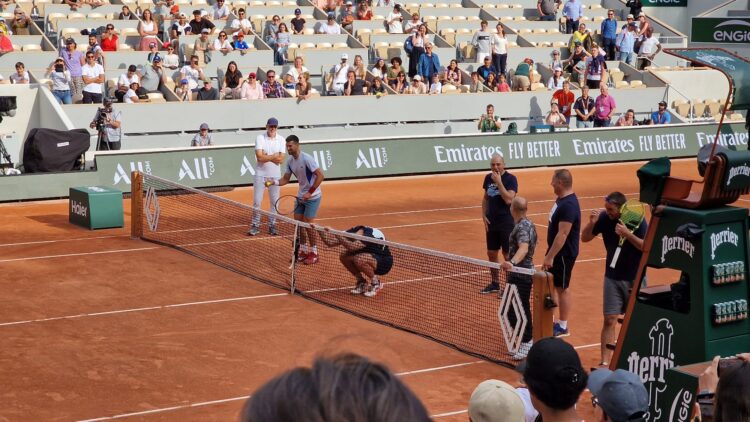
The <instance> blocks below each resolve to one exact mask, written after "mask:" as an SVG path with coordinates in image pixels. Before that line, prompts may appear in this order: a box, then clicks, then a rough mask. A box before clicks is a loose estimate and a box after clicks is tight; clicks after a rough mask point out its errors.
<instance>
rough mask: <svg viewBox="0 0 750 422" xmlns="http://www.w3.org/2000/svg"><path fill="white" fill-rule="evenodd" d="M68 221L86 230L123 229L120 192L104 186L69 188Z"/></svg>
mask: <svg viewBox="0 0 750 422" xmlns="http://www.w3.org/2000/svg"><path fill="white" fill-rule="evenodd" d="M69 198H70V200H69V202H70V212H69V217H68V219H69V221H70V222H71V223H73V224H76V225H79V226H81V227H85V228H87V229H91V230H94V229H108V228H113V227H123V225H124V217H123V210H122V191H119V190H117V189H111V188H108V187H105V186H83V187H77V188H70V193H69Z"/></svg>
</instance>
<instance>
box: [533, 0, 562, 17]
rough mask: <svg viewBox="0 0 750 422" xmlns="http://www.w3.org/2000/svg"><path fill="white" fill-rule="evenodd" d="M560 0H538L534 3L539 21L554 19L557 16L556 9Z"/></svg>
mask: <svg viewBox="0 0 750 422" xmlns="http://www.w3.org/2000/svg"><path fill="white" fill-rule="evenodd" d="M560 3H561V1H560V0H539V1H538V2H537V3H536V10H538V11H539V15H541V16H540V17H539V20H540V21H554V20H555V19H556V18H557V9H558V8H559V7H560Z"/></svg>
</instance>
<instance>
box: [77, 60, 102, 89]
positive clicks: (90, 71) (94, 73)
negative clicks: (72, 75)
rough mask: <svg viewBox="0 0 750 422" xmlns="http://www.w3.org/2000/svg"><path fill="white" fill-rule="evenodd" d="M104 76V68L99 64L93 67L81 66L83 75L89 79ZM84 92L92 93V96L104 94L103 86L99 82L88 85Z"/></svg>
mask: <svg viewBox="0 0 750 422" xmlns="http://www.w3.org/2000/svg"><path fill="white" fill-rule="evenodd" d="M103 74H104V68H103V67H102V65H100V64H99V63H94V65H93V66H89V64H88V63H86V64H85V65H83V66H81V75H82V76H86V77H89V78H98V77H99V75H103ZM83 90H84V91H86V92H90V93H92V94H101V93H102V84H101V83H99V82H94V83H90V84H87V85H86V86H84V87H83Z"/></svg>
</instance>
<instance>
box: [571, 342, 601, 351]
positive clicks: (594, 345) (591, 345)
mask: <svg viewBox="0 0 750 422" xmlns="http://www.w3.org/2000/svg"><path fill="white" fill-rule="evenodd" d="M599 346H601V343H591V344H584V345H582V346H575V347H573V348H574V349H576V350H581V349H588V348H590V347H599Z"/></svg>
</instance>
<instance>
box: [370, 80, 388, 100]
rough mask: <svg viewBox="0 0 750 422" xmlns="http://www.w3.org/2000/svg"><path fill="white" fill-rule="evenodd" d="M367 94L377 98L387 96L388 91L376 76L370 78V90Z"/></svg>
mask: <svg viewBox="0 0 750 422" xmlns="http://www.w3.org/2000/svg"><path fill="white" fill-rule="evenodd" d="M369 93H370V94H373V95H375V96H377V97H382V96H383V95H388V90H387V89H386V88H385V83H383V79H381V78H380V77H378V76H376V77H374V78H372V87H371V88H370V92H369Z"/></svg>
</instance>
